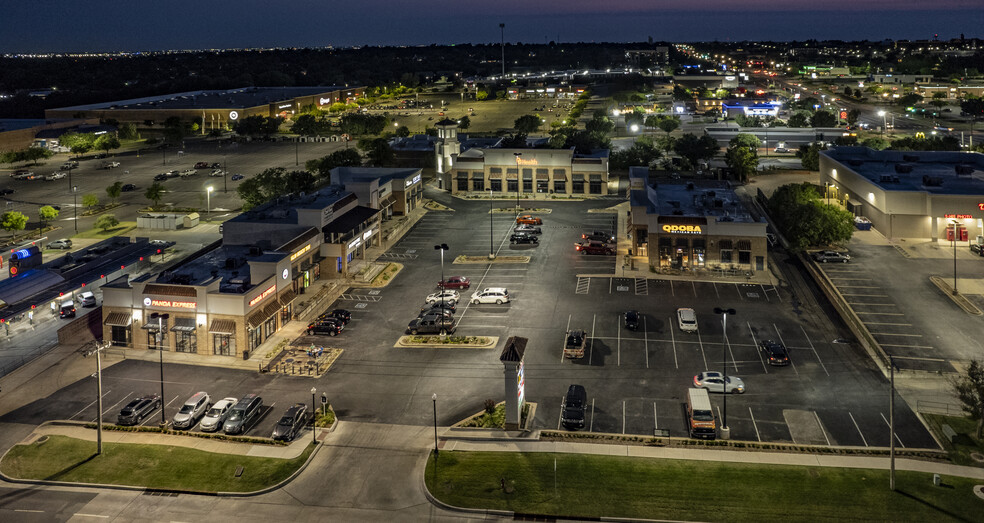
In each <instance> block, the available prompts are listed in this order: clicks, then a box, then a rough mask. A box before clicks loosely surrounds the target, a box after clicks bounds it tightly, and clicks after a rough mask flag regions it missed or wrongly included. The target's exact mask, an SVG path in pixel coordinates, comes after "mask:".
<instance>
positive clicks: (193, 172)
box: [178, 169, 198, 178]
mask: <svg viewBox="0 0 984 523" xmlns="http://www.w3.org/2000/svg"><path fill="white" fill-rule="evenodd" d="M196 174H198V171H196V170H194V169H185V170H183V171H181V174H179V175H178V176H180V177H182V178H187V177H189V176H194V175H196Z"/></svg>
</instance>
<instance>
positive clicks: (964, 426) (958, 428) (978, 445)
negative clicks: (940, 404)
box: [923, 414, 984, 467]
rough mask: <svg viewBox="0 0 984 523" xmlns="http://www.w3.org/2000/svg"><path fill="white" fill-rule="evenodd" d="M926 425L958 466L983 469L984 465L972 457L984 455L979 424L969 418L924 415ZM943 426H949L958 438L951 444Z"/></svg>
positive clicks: (983, 443) (983, 444)
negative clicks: (978, 430) (978, 428)
mask: <svg viewBox="0 0 984 523" xmlns="http://www.w3.org/2000/svg"><path fill="white" fill-rule="evenodd" d="M923 417H925V418H926V423H928V424H929V426H930V427H931V428H932V429H933V432H935V433H936V435H937V437H939V438H940V441H942V442H943V447H944V448H945V449H946V450H947V451H948V452H949V453H950V459H952V460H953V462H954V463H956V464H958V465H968V466H971V467H981V466H984V463H981V462H979V461H975V460H974V459H972V458H971V457H970V455H971V453H973V452H977V453H979V454H984V442H981V441H979V440H978V439H977V438H976V437H975V436H976V435H977V422H976V421H974V420H972V419H970V418H969V417H967V416H943V415H940V414H923ZM943 425H949V426H950V428H952V429H953V431H954V432H956V433H957V436H956V437H955V438H953V441H952V442H951V441H950V440H949V439H947V437H946V435H945V434H944V433H943Z"/></svg>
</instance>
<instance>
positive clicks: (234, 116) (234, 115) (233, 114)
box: [229, 111, 239, 120]
mask: <svg viewBox="0 0 984 523" xmlns="http://www.w3.org/2000/svg"><path fill="white" fill-rule="evenodd" d="M229 119H230V120H238V119H239V113H238V112H236V111H229Z"/></svg>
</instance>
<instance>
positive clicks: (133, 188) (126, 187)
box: [120, 183, 137, 192]
mask: <svg viewBox="0 0 984 523" xmlns="http://www.w3.org/2000/svg"><path fill="white" fill-rule="evenodd" d="M120 190H121V191H123V192H130V191H136V190H137V186H136V185H133V184H132V183H124V184H123V187H120Z"/></svg>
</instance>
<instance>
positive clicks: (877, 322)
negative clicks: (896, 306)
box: [864, 321, 912, 327]
mask: <svg viewBox="0 0 984 523" xmlns="http://www.w3.org/2000/svg"><path fill="white" fill-rule="evenodd" d="M864 324H865V325H895V326H896V327H912V324H911V323H887V322H881V321H866V322H864Z"/></svg>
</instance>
